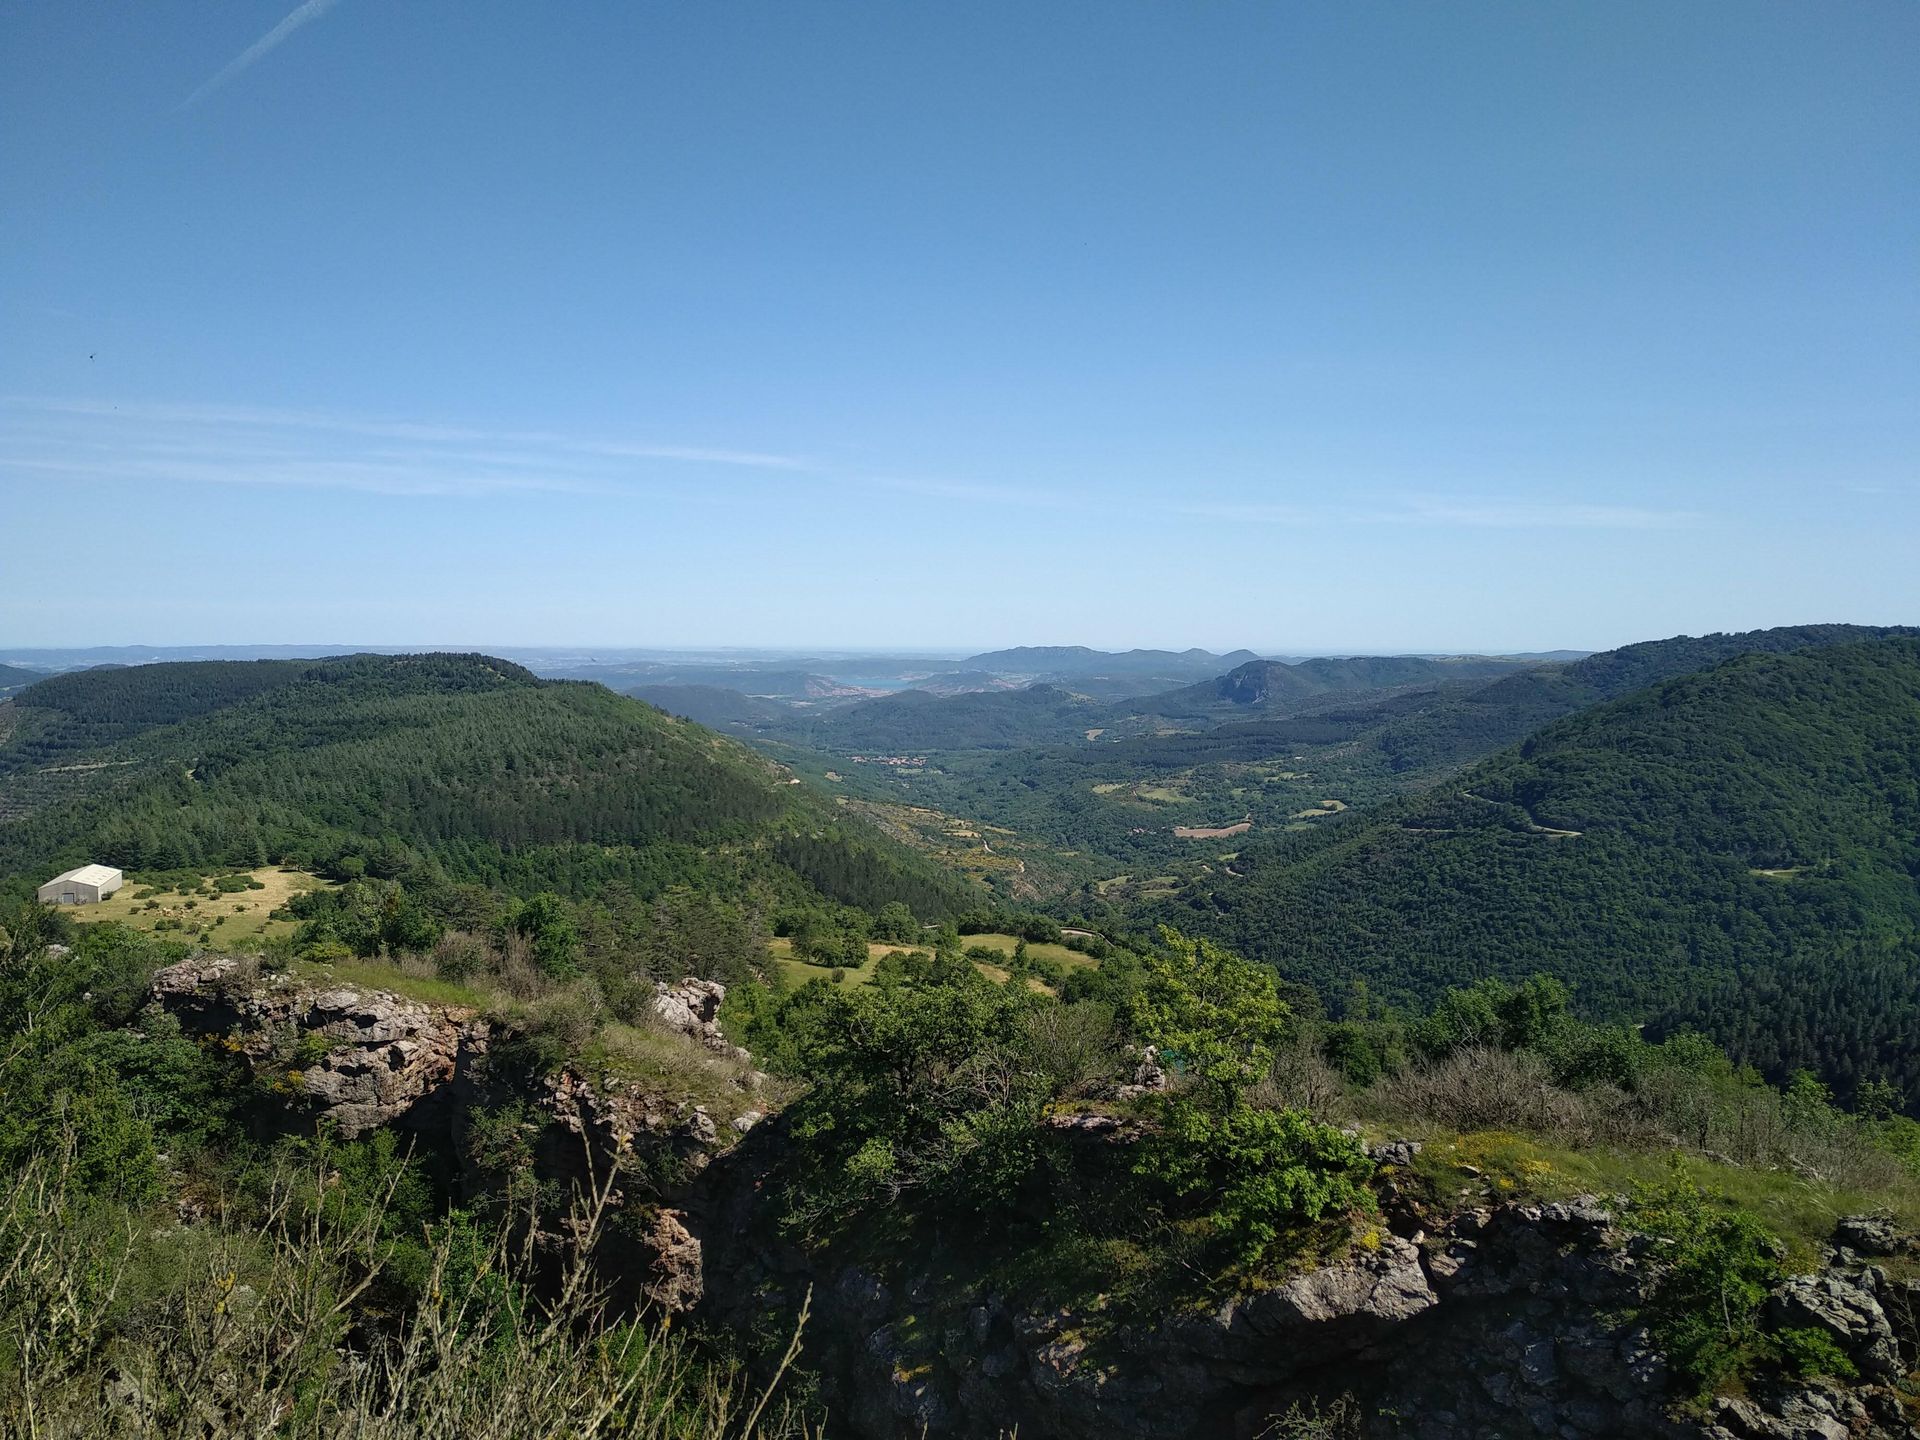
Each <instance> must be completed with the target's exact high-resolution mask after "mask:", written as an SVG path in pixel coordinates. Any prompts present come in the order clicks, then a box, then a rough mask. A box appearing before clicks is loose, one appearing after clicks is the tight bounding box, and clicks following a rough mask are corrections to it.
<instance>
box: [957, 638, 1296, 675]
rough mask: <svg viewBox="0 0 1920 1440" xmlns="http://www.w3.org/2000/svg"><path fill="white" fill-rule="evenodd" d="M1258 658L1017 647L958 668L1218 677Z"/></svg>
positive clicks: (978, 657)
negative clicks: (1211, 675) (1183, 673)
mask: <svg viewBox="0 0 1920 1440" xmlns="http://www.w3.org/2000/svg"><path fill="white" fill-rule="evenodd" d="M1258 658H1259V657H1258V656H1257V655H1255V654H1254V653H1253V651H1251V650H1233V651H1230V652H1228V653H1227V654H1225V655H1216V654H1214V653H1213V652H1212V651H1211V650H1202V649H1199V648H1198V647H1195V648H1194V649H1191V650H1125V651H1110V650H1090V649H1088V648H1087V647H1086V646H1085V645H1019V646H1016V647H1014V648H1013V649H1011V650H990V651H988V652H987V653H985V654H983V655H974V656H970V657H969V658H968V659H966V660H963V661H961V662H960V663H961V665H962V666H964V667H965V668H967V669H971V670H989V671H992V672H994V673H995V674H1005V675H1060V676H1072V675H1174V674H1180V673H1182V672H1186V673H1190V674H1193V675H1209V674H1213V675H1217V674H1219V673H1220V672H1221V671H1222V670H1231V669H1232V668H1233V667H1234V666H1236V665H1240V664H1243V663H1245V662H1246V661H1249V660H1257V659H1258Z"/></svg>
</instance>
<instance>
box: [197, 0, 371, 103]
mask: <svg viewBox="0 0 1920 1440" xmlns="http://www.w3.org/2000/svg"><path fill="white" fill-rule="evenodd" d="M338 3H339V0H305V3H304V4H300V5H296V6H294V8H293V10H292V12H291V13H289V14H288V15H287V17H286V18H285V19H284V20H282V21H281V22H280V23H279V24H278V25H276V26H274V27H273V28H272V29H271V30H269V31H268V32H267V33H266V34H264V35H262V36H261V37H260V38H259V39H258V40H256V41H254V42H253V44H251V45H249V46H248V47H247V48H246V49H244V50H242V51H241V52H240V53H239V54H238V55H236V56H234V57H233V59H231V60H229V61H228V62H227V63H226V64H225V65H223V66H221V67H220V70H219V73H217V74H216V75H215V76H214V77H213V78H212V79H211V80H209V81H207V83H206V84H204V85H202V86H201V87H200V88H199V89H198V90H196V91H194V92H193V93H192V94H191V95H189V96H187V98H186V99H184V100H182V101H181V102H180V107H179V108H180V109H182V110H188V109H191V108H192V107H193V106H195V105H198V104H199V103H200V102H201V101H202V100H204V99H206V98H207V96H209V95H211V94H212V93H213V92H214V91H216V90H218V89H219V88H220V87H221V86H222V85H224V84H226V83H227V82H228V81H229V80H231V79H233V77H234V76H236V75H238V74H239V73H240V72H241V71H242V70H245V69H247V68H248V67H249V66H251V65H253V64H255V63H256V62H258V61H259V60H260V58H261V57H262V56H264V55H265V54H266V53H267V52H268V51H269V50H272V49H273V48H274V47H275V46H277V45H279V44H280V43H281V42H282V41H283V40H285V39H286V38H287V37H288V36H289V35H291V34H293V32H294V31H296V30H298V29H299V28H300V27H301V26H302V25H311V24H312V23H313V22H314V21H315V20H318V19H319V18H320V17H321V16H322V15H324V14H326V13H327V11H329V10H331V9H332V8H333V7H334V6H335V5H336V4H338Z"/></svg>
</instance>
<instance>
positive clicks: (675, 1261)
mask: <svg viewBox="0 0 1920 1440" xmlns="http://www.w3.org/2000/svg"><path fill="white" fill-rule="evenodd" d="M686 1220H687V1217H686V1215H685V1213H684V1212H682V1211H679V1210H655V1211H654V1212H653V1214H652V1215H651V1216H649V1217H648V1218H647V1219H646V1220H645V1222H644V1223H643V1224H642V1226H641V1227H640V1233H639V1237H638V1241H639V1248H640V1251H641V1255H642V1258H643V1261H644V1263H645V1266H646V1271H645V1279H644V1280H643V1281H642V1282H641V1286H640V1293H641V1295H642V1297H643V1298H644V1299H645V1300H646V1301H647V1302H648V1303H649V1304H651V1305H654V1306H656V1307H658V1308H659V1309H661V1310H664V1311H666V1312H668V1313H669V1314H682V1313H684V1312H686V1311H688V1310H691V1309H692V1308H693V1307H694V1306H695V1305H697V1304H699V1303H700V1297H701V1294H702V1293H703V1286H704V1282H703V1280H702V1277H701V1262H702V1260H703V1259H704V1253H705V1249H704V1247H703V1246H702V1245H701V1243H700V1238H699V1237H698V1236H697V1235H695V1234H694V1233H693V1232H692V1231H691V1230H689V1229H687V1225H686Z"/></svg>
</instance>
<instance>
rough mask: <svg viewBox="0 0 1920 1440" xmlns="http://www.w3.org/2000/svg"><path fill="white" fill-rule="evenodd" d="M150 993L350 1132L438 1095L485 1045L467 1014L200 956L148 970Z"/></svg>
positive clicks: (407, 1112) (397, 1117) (480, 1027)
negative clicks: (220, 1038) (323, 985)
mask: <svg viewBox="0 0 1920 1440" xmlns="http://www.w3.org/2000/svg"><path fill="white" fill-rule="evenodd" d="M151 993H152V997H153V999H154V1000H155V1001H156V1002H158V1003H159V1004H160V1005H161V1006H162V1007H164V1008H165V1009H166V1010H167V1011H168V1012H170V1013H171V1014H173V1015H175V1016H176V1017H177V1018H178V1019H179V1020H180V1022H181V1024H182V1026H183V1027H185V1028H188V1029H191V1030H198V1031H200V1032H202V1033H206V1032H209V1031H212V1032H216V1033H221V1034H224V1035H225V1036H226V1038H227V1039H228V1041H229V1043H230V1044H231V1045H232V1046H233V1047H234V1048H235V1049H236V1050H237V1051H238V1052H239V1053H241V1054H244V1055H245V1056H246V1057H247V1058H248V1060H249V1061H250V1062H251V1063H252V1064H253V1065H254V1066H255V1067H256V1069H258V1070H267V1071H271V1072H273V1073H274V1075H275V1077H276V1079H277V1081H278V1084H279V1088H280V1089H281V1090H282V1092H283V1093H285V1094H287V1095H288V1096H289V1097H290V1098H293V1099H296V1100H297V1101H299V1102H301V1103H303V1104H304V1105H305V1106H306V1108H307V1109H308V1110H309V1111H310V1112H312V1113H313V1114H314V1115H315V1116H316V1118H324V1119H326V1120H328V1121H330V1122H332V1123H333V1125H334V1126H336V1127H337V1128H338V1130H339V1131H340V1133H341V1134H342V1135H344V1136H347V1137H348V1138H352V1137H353V1136H356V1135H360V1134H363V1133H365V1132H366V1131H368V1130H371V1129H374V1128H375V1127H376V1126H380V1125H386V1124H392V1123H396V1122H399V1121H401V1120H403V1119H406V1118H408V1117H409V1116H411V1115H412V1112H413V1111H415V1109H416V1108H417V1107H419V1106H420V1105H422V1104H423V1103H426V1102H432V1101H437V1100H439V1099H440V1098H442V1097H443V1096H444V1092H445V1091H446V1088H447V1087H448V1086H449V1085H450V1084H451V1083H452V1081H453V1080H454V1078H455V1076H456V1075H457V1074H459V1073H460V1071H461V1069H462V1067H463V1065H465V1064H466V1063H468V1062H469V1061H470V1060H471V1059H472V1058H473V1056H475V1055H476V1054H478V1053H481V1052H483V1051H484V1050H485V1048H486V1041H487V1027H486V1024H485V1022H484V1021H482V1020H480V1019H479V1018H478V1016H477V1015H476V1014H475V1012H474V1011H472V1010H469V1009H464V1008H461V1007H458V1006H447V1005H428V1004H425V1003H423V1002H421V1001H417V1000H409V999H406V998H404V997H402V996H399V995H395V994H393V993H391V992H390V991H385V990H363V989H360V988H358V987H354V986H345V985H340V986H330V987H328V988H326V989H315V988H313V987H311V986H307V985H303V984H301V983H299V982H297V981H293V980H290V979H283V978H280V977H275V976H261V975H259V974H258V972H257V970H255V969H254V968H253V967H252V966H251V965H250V964H249V963H248V962H246V961H243V960H241V959H239V958H236V957H233V956H214V955H200V956H194V957H193V958H191V959H188V960H184V961H182V962H180V963H179V964H177V965H172V966H169V967H167V968H166V969H164V970H161V971H160V972H159V973H158V974H157V975H155V976H154V979H153V985H152V992H151Z"/></svg>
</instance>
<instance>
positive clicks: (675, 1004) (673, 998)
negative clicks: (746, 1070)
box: [653, 975, 753, 1061]
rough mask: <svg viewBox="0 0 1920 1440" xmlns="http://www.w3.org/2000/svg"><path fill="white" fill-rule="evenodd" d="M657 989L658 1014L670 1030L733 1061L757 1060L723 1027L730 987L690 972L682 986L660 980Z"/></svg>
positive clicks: (654, 989) (654, 1008) (655, 1008)
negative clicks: (724, 1008) (723, 1010)
mask: <svg viewBox="0 0 1920 1440" xmlns="http://www.w3.org/2000/svg"><path fill="white" fill-rule="evenodd" d="M653 992H654V993H653V1013H654V1016H655V1017H656V1018H657V1019H658V1020H659V1021H660V1023H661V1024H662V1025H664V1026H666V1027H667V1029H669V1030H672V1031H674V1032H675V1033H677V1034H680V1035H685V1036H687V1037H688V1038H689V1039H692V1040H694V1041H695V1042H697V1043H698V1044H699V1045H701V1046H702V1047H703V1048H705V1049H708V1050H711V1051H712V1052H713V1053H714V1054H716V1055H725V1056H726V1057H727V1058H728V1059H730V1060H740V1061H750V1060H752V1059H753V1057H752V1056H751V1055H749V1054H748V1053H747V1052H746V1051H745V1050H742V1049H741V1048H740V1047H739V1046H737V1045H735V1044H733V1043H732V1042H731V1041H729V1040H728V1039H727V1037H726V1035H725V1034H724V1033H723V1032H722V1031H721V1029H720V1006H721V1004H722V1003H723V1002H724V1001H725V1000H726V998H727V987H726V986H724V985H722V984H721V983H720V982H719V981H718V980H699V979H695V978H694V977H693V976H691V975H689V976H688V977H687V978H686V979H684V980H682V981H681V982H680V983H679V984H678V985H668V984H665V983H664V982H660V981H656V982H655V983H654V987H653Z"/></svg>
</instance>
